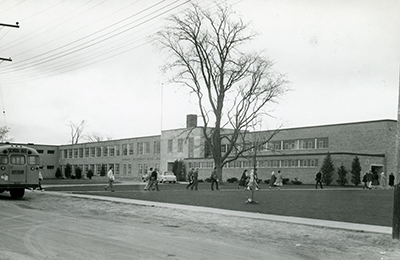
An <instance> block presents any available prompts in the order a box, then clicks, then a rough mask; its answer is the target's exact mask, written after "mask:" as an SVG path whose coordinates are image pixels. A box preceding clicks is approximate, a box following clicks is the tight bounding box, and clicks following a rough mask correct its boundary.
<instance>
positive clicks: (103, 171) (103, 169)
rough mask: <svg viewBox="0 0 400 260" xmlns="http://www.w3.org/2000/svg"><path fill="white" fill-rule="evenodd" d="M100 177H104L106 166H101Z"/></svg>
mask: <svg viewBox="0 0 400 260" xmlns="http://www.w3.org/2000/svg"><path fill="white" fill-rule="evenodd" d="M100 176H106V166H105V165H104V164H102V165H101V169H100Z"/></svg>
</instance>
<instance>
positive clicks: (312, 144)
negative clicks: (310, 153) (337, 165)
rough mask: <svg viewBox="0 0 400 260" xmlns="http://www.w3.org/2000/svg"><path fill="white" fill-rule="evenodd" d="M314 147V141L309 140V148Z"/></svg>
mask: <svg viewBox="0 0 400 260" xmlns="http://www.w3.org/2000/svg"><path fill="white" fill-rule="evenodd" d="M313 148H314V142H311V141H308V142H307V149H313Z"/></svg>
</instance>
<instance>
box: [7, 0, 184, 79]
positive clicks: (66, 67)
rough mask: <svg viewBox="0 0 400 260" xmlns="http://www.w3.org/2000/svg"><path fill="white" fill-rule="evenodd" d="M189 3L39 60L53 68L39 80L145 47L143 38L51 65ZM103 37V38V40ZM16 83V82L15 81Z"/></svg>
mask: <svg viewBox="0 0 400 260" xmlns="http://www.w3.org/2000/svg"><path fill="white" fill-rule="evenodd" d="M162 2H164V1H162ZM176 2H179V0H176V1H175V2H174V3H176ZM188 2H190V0H187V1H184V2H182V3H180V4H179V5H177V6H172V7H171V4H169V5H168V7H170V8H169V9H167V10H164V9H165V8H166V7H162V8H159V9H157V10H156V11H153V12H152V13H151V14H153V15H154V14H155V13H156V12H159V11H162V10H164V11H163V12H161V13H159V14H156V15H154V16H151V17H150V14H147V16H146V17H149V18H148V19H146V20H145V21H143V22H141V23H139V24H135V25H133V26H131V27H129V28H127V29H125V30H122V31H120V32H117V33H114V34H111V33H112V32H111V33H105V34H103V35H102V36H101V37H100V36H99V37H97V38H95V39H96V40H98V42H96V43H91V44H89V45H84V44H81V45H78V46H75V47H71V48H70V49H68V50H69V51H70V52H69V53H65V50H64V51H62V52H59V53H58V54H57V55H58V56H50V57H47V60H46V58H42V59H41V60H39V61H40V62H41V63H36V64H35V65H36V66H37V65H42V64H45V63H47V64H48V66H51V68H50V69H48V70H46V71H45V73H46V74H44V73H42V74H41V75H40V76H39V78H42V77H49V76H53V75H58V74H61V73H65V72H68V71H71V70H75V69H79V68H82V67H86V66H89V65H92V64H94V63H98V62H101V61H104V60H107V59H110V58H113V57H115V56H118V55H121V54H123V53H126V52H128V51H130V50H133V49H135V48H139V47H141V46H143V45H145V44H148V43H149V41H145V42H144V43H140V44H139V42H140V41H142V40H143V38H142V39H138V40H136V41H135V42H134V43H137V44H138V45H132V42H127V43H126V44H118V49H116V48H113V49H108V50H109V51H108V52H102V53H101V54H100V55H99V54H98V53H95V54H93V55H92V56H89V57H87V58H86V59H85V60H84V61H82V60H78V61H75V62H71V63H65V60H63V63H59V64H60V65H59V66H58V64H55V65H53V64H52V63H51V62H52V61H56V60H58V59H60V58H63V57H65V56H68V55H73V54H74V53H75V54H76V53H78V52H79V51H82V50H84V49H87V48H90V47H93V46H95V45H98V44H101V43H104V42H105V41H106V40H109V39H112V38H114V37H116V36H118V35H120V34H123V33H125V32H127V31H130V30H132V29H135V28H137V27H139V26H142V25H144V24H146V23H148V22H150V21H152V20H154V19H157V18H159V17H160V16H162V15H164V14H166V13H168V12H171V11H173V10H175V9H176V8H178V7H180V6H183V5H185V4H187V3H188ZM147 9H149V8H147ZM142 12H143V11H142ZM126 19H127V18H125V19H124V20H126ZM141 19H143V18H141ZM141 19H137V20H135V21H134V22H138V21H140V20H141ZM132 23H133V22H131V23H130V24H128V25H132ZM114 24H119V23H114ZM126 26H127V25H124V26H121V27H119V28H118V29H119V30H121V29H123V28H124V27H126ZM111 27H112V25H110V26H108V28H111ZM103 29H104V28H103ZM101 31H102V30H99V31H97V32H96V33H98V32H101ZM96 33H92V34H91V35H95V34H96ZM102 37H103V38H102ZM104 37H106V38H104ZM86 38H87V37H86V36H85V37H82V38H80V39H78V40H75V41H74V43H75V42H78V41H79V40H82V39H86ZM93 40H94V39H92V40H91V41H93ZM88 43H89V42H85V44H88ZM66 46H69V45H68V44H66V45H63V46H62V47H58V48H57V50H61V49H62V48H65V47H66ZM78 47H80V49H76V48H78ZM101 47H102V46H99V48H101ZM126 47H130V48H127V49H125V48H126ZM74 48H75V49H74ZM89 50H94V48H90V49H89ZM48 53H49V52H46V53H44V54H42V55H37V56H36V57H40V56H43V55H45V54H48ZM31 59H33V57H31V58H29V59H26V60H23V61H21V62H19V63H22V65H21V66H23V67H20V69H21V68H27V67H26V66H25V65H24V62H27V61H28V60H31ZM87 61H90V62H87ZM36 62H38V61H36ZM35 65H34V64H29V66H30V67H32V66H35ZM16 69H18V67H14V68H12V69H11V70H10V69H9V71H11V72H12V71H15V70H16ZM3 72H4V71H3ZM3 72H2V73H3ZM32 73H33V74H31V75H25V76H23V77H22V78H20V77H19V76H18V77H19V78H18V80H17V82H19V81H23V80H24V79H29V78H31V77H32V76H34V75H35V74H37V72H32ZM49 74H50V75H49ZM34 78H37V77H34ZM9 79H10V80H11V81H13V80H12V78H9ZM14 82H15V81H14Z"/></svg>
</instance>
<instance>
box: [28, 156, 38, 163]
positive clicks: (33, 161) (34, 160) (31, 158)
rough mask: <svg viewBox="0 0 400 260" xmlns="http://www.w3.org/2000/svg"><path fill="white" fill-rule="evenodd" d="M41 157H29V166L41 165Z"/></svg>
mask: <svg viewBox="0 0 400 260" xmlns="http://www.w3.org/2000/svg"><path fill="white" fill-rule="evenodd" d="M39 163H40V161H39V156H35V155H28V164H30V165H35V164H39Z"/></svg>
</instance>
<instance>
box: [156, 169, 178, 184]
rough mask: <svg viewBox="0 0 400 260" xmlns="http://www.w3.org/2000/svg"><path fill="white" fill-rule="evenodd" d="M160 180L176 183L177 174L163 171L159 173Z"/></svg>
mask: <svg viewBox="0 0 400 260" xmlns="http://www.w3.org/2000/svg"><path fill="white" fill-rule="evenodd" d="M158 181H159V182H161V183H163V182H169V183H176V176H175V175H174V173H173V172H162V173H160V174H159V175H158Z"/></svg>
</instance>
